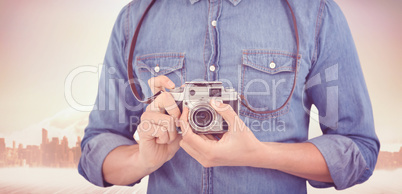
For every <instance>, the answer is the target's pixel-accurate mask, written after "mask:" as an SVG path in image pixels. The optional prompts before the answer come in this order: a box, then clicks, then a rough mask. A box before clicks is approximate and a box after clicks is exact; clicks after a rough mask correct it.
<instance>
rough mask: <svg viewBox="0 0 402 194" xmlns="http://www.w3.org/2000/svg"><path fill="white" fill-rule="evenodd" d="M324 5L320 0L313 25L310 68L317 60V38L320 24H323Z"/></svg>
mask: <svg viewBox="0 0 402 194" xmlns="http://www.w3.org/2000/svg"><path fill="white" fill-rule="evenodd" d="M325 4H326V0H321V1H320V6H319V8H318V14H317V20H316V25H315V30H314V31H315V34H314V44H315V46H314V53H313V56H312V59H311V64H312V66H314V65H315V63H316V62H317V59H318V56H317V55H318V36H319V35H320V32H321V27H322V22H323V20H324V19H323V14H324V6H325Z"/></svg>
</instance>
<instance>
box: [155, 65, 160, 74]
mask: <svg viewBox="0 0 402 194" xmlns="http://www.w3.org/2000/svg"><path fill="white" fill-rule="evenodd" d="M154 70H155V72H156V73H158V72H159V71H160V70H161V68H160V67H159V65H156V67H155V68H154Z"/></svg>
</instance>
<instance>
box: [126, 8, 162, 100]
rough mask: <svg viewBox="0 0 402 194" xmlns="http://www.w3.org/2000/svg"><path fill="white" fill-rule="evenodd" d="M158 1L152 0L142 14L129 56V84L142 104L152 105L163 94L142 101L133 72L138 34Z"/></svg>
mask: <svg viewBox="0 0 402 194" xmlns="http://www.w3.org/2000/svg"><path fill="white" fill-rule="evenodd" d="M155 1H156V0H152V2H151V3H150V4H149V5H148V7H147V9H146V10H145V12H144V14H142V17H141V19H140V21H139V22H138V25H137V28H136V29H135V32H134V36H133V39H132V40H131V46H130V53H129V55H128V63H127V75H128V83H129V84H130V88H131V91H132V92H133V94H134V97H135V98H136V99H137V100H138V101H139V102H142V103H145V104H151V103H152V102H153V101H154V100H155V99H156V97H158V96H159V94H161V93H162V91H159V92H157V93H156V94H154V95H153V96H151V97H149V98H147V99H144V100H142V98H141V96H140V94H139V93H138V91H137V88H136V87H135V80H134V71H133V57H134V56H133V55H134V50H135V45H136V44H137V39H138V34H139V33H140V29H141V26H142V22H143V21H144V18H145V16H146V15H147V13H148V11H149V10H150V9H151V7H152V6H153V5H154V3H155Z"/></svg>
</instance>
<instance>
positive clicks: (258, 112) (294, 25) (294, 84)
mask: <svg viewBox="0 0 402 194" xmlns="http://www.w3.org/2000/svg"><path fill="white" fill-rule="evenodd" d="M286 3H287V4H288V7H289V9H290V12H291V13H292V19H293V28H294V30H295V36H296V47H297V51H296V60H295V63H296V64H295V78H294V80H293V87H292V90H291V91H290V95H289V97H288V99H286V101H285V103H283V105H282V106H281V107H279V108H277V109H275V110H266V111H257V110H254V109H253V108H251V107H250V106H249V104H248V102H247V99H246V98H245V97H244V95H243V94H242V95H240V99H241V100H240V102H241V104H242V105H243V106H245V107H246V108H247V109H249V110H250V111H251V112H253V113H257V114H269V113H274V112H276V111H279V110H282V109H283V108H284V107H285V106H286V105H287V104H288V103H289V101H290V99H291V98H292V96H293V93H294V91H295V88H296V81H297V64H298V63H299V59H300V57H299V53H300V45H299V31H298V29H297V21H296V16H295V14H294V12H293V9H292V6H290V4H289V0H286Z"/></svg>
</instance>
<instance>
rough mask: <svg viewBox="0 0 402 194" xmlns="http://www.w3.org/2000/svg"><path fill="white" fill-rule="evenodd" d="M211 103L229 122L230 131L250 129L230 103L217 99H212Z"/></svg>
mask: <svg viewBox="0 0 402 194" xmlns="http://www.w3.org/2000/svg"><path fill="white" fill-rule="evenodd" d="M210 104H211V106H212V108H214V109H215V111H216V112H218V114H220V115H221V116H222V117H223V119H225V121H226V122H227V123H228V125H229V131H231V132H234V131H245V130H246V131H248V130H250V129H249V128H248V127H247V126H246V125H245V124H244V122H243V121H242V120H241V119H240V118H239V116H238V115H237V114H236V112H235V111H234V110H233V108H232V107H231V106H230V105H229V104H224V103H221V102H219V101H215V100H211V101H210Z"/></svg>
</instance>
